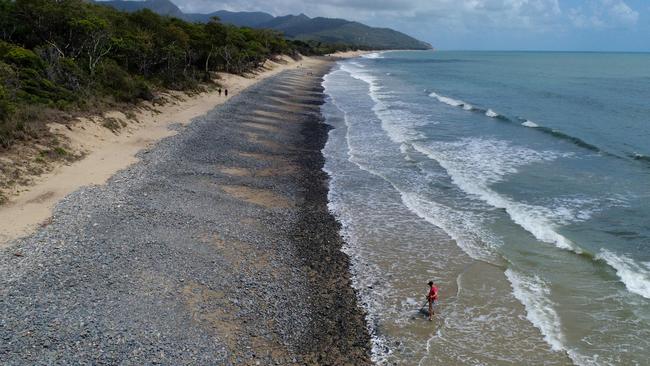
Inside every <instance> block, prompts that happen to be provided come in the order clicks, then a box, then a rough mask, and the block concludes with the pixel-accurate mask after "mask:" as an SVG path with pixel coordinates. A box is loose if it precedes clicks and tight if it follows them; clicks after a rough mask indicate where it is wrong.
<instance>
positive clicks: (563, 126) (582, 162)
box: [323, 52, 650, 365]
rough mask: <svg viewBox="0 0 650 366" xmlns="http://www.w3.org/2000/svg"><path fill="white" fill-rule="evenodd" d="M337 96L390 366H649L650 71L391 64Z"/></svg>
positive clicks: (363, 62) (340, 158)
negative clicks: (428, 315)
mask: <svg viewBox="0 0 650 366" xmlns="http://www.w3.org/2000/svg"><path fill="white" fill-rule="evenodd" d="M324 86H325V89H326V93H327V94H328V96H329V97H328V101H327V103H326V104H325V105H324V106H323V112H324V114H325V116H326V119H327V123H329V124H331V125H332V126H333V127H334V129H333V130H332V131H331V133H330V139H329V141H328V144H327V146H326V147H325V149H324V153H325V156H326V167H325V168H326V170H327V171H328V173H329V174H330V176H331V182H330V208H331V209H332V211H333V212H334V213H335V214H336V215H337V216H338V218H339V219H340V220H341V222H342V223H343V234H344V236H345V237H346V239H347V242H348V247H347V248H346V251H347V252H348V253H349V254H350V255H351V257H352V259H353V262H354V265H353V270H354V272H355V283H356V286H357V288H358V289H359V292H360V296H361V300H362V303H363V304H364V306H365V307H366V309H367V310H368V313H369V315H368V316H369V323H370V326H371V331H372V332H373V334H374V336H375V349H374V355H375V359H376V361H378V362H383V363H400V364H418V363H419V364H436V363H437V364H440V362H445V363H447V364H451V363H458V364H510V363H515V364H517V363H522V362H527V363H546V364H571V363H573V364H580V365H587V364H598V365H608V364H647V362H648V361H647V360H648V359H650V250H649V249H650V247H649V246H650V219H649V218H650V54H600V53H541V52H388V53H381V54H373V55H370V56H368V57H364V58H360V59H354V60H348V61H342V62H340V63H339V64H338V65H337V66H336V67H335V68H334V70H333V71H332V73H330V74H329V75H328V76H327V77H326V78H325V82H324ZM429 278H433V279H434V280H435V281H436V282H438V283H439V284H440V286H441V293H442V294H443V295H446V296H443V299H442V300H441V304H440V314H439V315H438V318H437V320H436V322H434V323H435V324H433V325H429V324H426V322H422V321H421V319H420V317H419V316H417V307H418V306H419V305H421V304H420V302H421V298H423V296H424V295H425V294H426V288H425V287H426V286H423V284H426V281H427V280H428V279H429Z"/></svg>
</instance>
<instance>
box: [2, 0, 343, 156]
mask: <svg viewBox="0 0 650 366" xmlns="http://www.w3.org/2000/svg"><path fill="white" fill-rule="evenodd" d="M348 48H350V47H349V46H346V45H326V44H321V43H315V42H310V43H306V42H302V41H289V40H287V39H285V38H284V37H283V36H282V35H281V34H280V33H278V32H276V31H272V30H263V29H251V28H239V27H235V26H232V25H225V24H222V23H220V22H219V20H218V19H216V18H215V19H212V20H211V21H210V22H208V23H206V24H197V23H190V22H186V21H183V20H180V19H176V18H170V17H164V16H160V15H157V14H155V13H153V12H151V11H149V10H141V11H138V12H134V13H126V12H122V11H118V10H115V9H113V8H110V7H106V6H101V5H97V4H93V3H90V2H86V1H83V0H0V147H3V148H7V147H9V146H10V145H11V144H12V143H13V142H14V141H16V140H20V139H29V138H30V137H34V136H36V135H38V133H39V129H43V126H44V122H43V119H44V117H43V113H44V112H46V111H84V110H86V111H87V110H94V109H99V108H101V106H105V105H107V104H109V105H110V103H135V102H137V101H140V100H151V99H152V98H153V97H154V92H155V91H156V90H164V89H174V90H192V89H196V88H198V87H199V86H200V85H202V84H203V83H210V82H212V78H213V77H212V74H211V73H214V72H218V71H223V72H230V73H240V74H241V73H245V72H247V71H251V70H253V69H255V68H258V67H259V66H261V65H262V64H263V63H264V61H266V60H267V59H270V58H273V57H274V56H276V55H280V54H285V55H289V56H292V57H294V58H297V57H299V55H300V54H302V55H316V54H325V53H330V52H334V51H337V50H345V49H348Z"/></svg>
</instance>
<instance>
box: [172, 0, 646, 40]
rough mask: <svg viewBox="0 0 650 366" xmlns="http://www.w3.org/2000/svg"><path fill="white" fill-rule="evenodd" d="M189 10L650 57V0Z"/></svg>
mask: <svg viewBox="0 0 650 366" xmlns="http://www.w3.org/2000/svg"><path fill="white" fill-rule="evenodd" d="M172 1H174V2H175V3H176V4H177V5H178V6H179V7H180V8H181V9H182V10H183V11H184V12H201V13H207V12H211V11H215V10H221V9H224V10H232V11H243V10H246V11H266V12H269V13H271V14H273V15H286V14H298V13H305V14H307V15H309V16H312V17H314V16H326V17H340V18H345V19H350V20H358V21H361V22H363V23H366V24H369V25H373V26H385V27H391V28H394V29H397V30H400V31H403V32H406V33H408V34H410V35H412V36H415V37H417V38H419V39H422V40H425V41H427V42H430V43H431V44H433V46H434V47H436V48H439V49H474V50H562V51H635V52H639V51H641V52H648V51H650V1H649V0H319V1H306V0H302V1H301V0H247V1H242V0H172Z"/></svg>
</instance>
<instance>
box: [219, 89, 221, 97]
mask: <svg viewBox="0 0 650 366" xmlns="http://www.w3.org/2000/svg"><path fill="white" fill-rule="evenodd" d="M219 96H221V88H219Z"/></svg>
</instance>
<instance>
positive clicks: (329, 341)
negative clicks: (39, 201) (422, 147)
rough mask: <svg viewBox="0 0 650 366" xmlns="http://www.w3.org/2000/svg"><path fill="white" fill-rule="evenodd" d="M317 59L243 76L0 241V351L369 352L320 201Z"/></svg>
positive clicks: (363, 360) (90, 354)
mask: <svg viewBox="0 0 650 366" xmlns="http://www.w3.org/2000/svg"><path fill="white" fill-rule="evenodd" d="M331 65H332V63H331V61H323V62H321V63H320V64H319V65H318V66H317V67H314V68H312V69H310V70H309V71H307V70H303V69H294V70H287V71H285V72H284V73H282V74H280V75H277V76H275V77H273V78H269V79H267V80H264V81H262V82H260V83H258V84H256V85H254V86H252V87H251V88H249V89H247V90H246V92H244V93H242V94H240V95H238V96H235V97H233V98H232V99H231V100H230V101H229V103H226V104H224V105H222V106H220V107H218V108H215V109H214V110H212V111H211V112H209V113H208V114H206V115H204V116H202V117H199V118H196V119H195V120H194V121H193V123H191V124H189V125H187V126H186V127H185V128H184V129H183V130H182V131H180V132H179V133H178V134H176V135H174V136H170V137H167V138H165V139H163V140H161V141H160V142H159V143H157V144H156V145H155V146H153V147H152V149H151V150H150V152H143V153H141V154H139V155H138V157H139V158H140V161H139V162H137V163H135V164H132V165H131V166H129V167H128V168H126V169H123V170H121V171H120V172H118V173H117V174H116V175H115V176H113V177H111V178H110V179H109V180H108V183H107V184H105V185H101V186H91V187H86V188H83V189H81V190H78V191H76V192H74V193H73V194H71V195H68V196H67V197H66V198H65V199H64V200H63V201H62V202H61V203H59V204H58V205H57V206H56V209H55V214H54V216H53V220H52V221H51V222H50V223H49V224H48V225H46V226H44V227H42V228H40V229H39V230H38V231H37V232H36V233H34V234H33V235H32V236H30V237H26V238H23V239H20V240H18V241H17V242H16V243H15V245H14V246H12V247H11V248H7V249H3V250H0V253H1V254H2V255H0V273H2V275H0V288H2V296H3V299H5V301H4V302H3V303H2V309H3V311H2V312H0V322H1V323H2V324H5V325H6V326H5V327H3V328H2V329H0V337H1V338H2V339H5V340H6V343H5V347H4V350H3V353H4V354H5V355H7V359H8V362H10V363H12V362H13V363H39V362H41V361H44V360H46V359H47V360H50V362H51V361H52V360H57V362H61V363H79V362H81V363H84V362H91V363H100V362H105V363H120V362H125V361H126V360H128V361H129V362H133V363H143V362H153V361H159V362H162V363H170V364H179V363H193V364H197V363H198V364H214V363H217V364H257V363H260V364H273V363H279V364H346V363H352V364H358V365H364V364H371V361H370V338H369V335H368V332H367V328H366V324H365V316H364V312H363V310H362V309H361V308H360V307H359V306H358V304H357V296H356V292H355V290H354V289H353V288H352V286H351V279H350V268H349V258H348V257H347V255H345V254H344V253H343V252H342V251H341V246H342V244H343V241H342V239H341V237H340V234H339V230H338V229H339V224H338V222H337V221H336V220H335V219H334V217H333V216H332V215H331V214H330V212H329V211H328V208H327V189H328V188H327V185H326V182H327V179H328V177H327V175H326V173H325V172H324V171H323V170H322V166H323V162H324V157H323V155H322V153H321V149H322V147H323V145H324V143H325V141H326V139H327V131H328V127H327V126H326V125H325V124H324V123H323V118H322V116H321V112H320V105H321V104H322V102H323V99H324V94H323V88H322V86H321V80H322V75H324V74H325V73H326V72H328V71H329V69H330V68H331ZM16 253H18V254H20V255H16ZM36 309H38V311H36ZM79 335H82V336H81V337H80V336H79ZM99 350H101V352H99Z"/></svg>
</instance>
